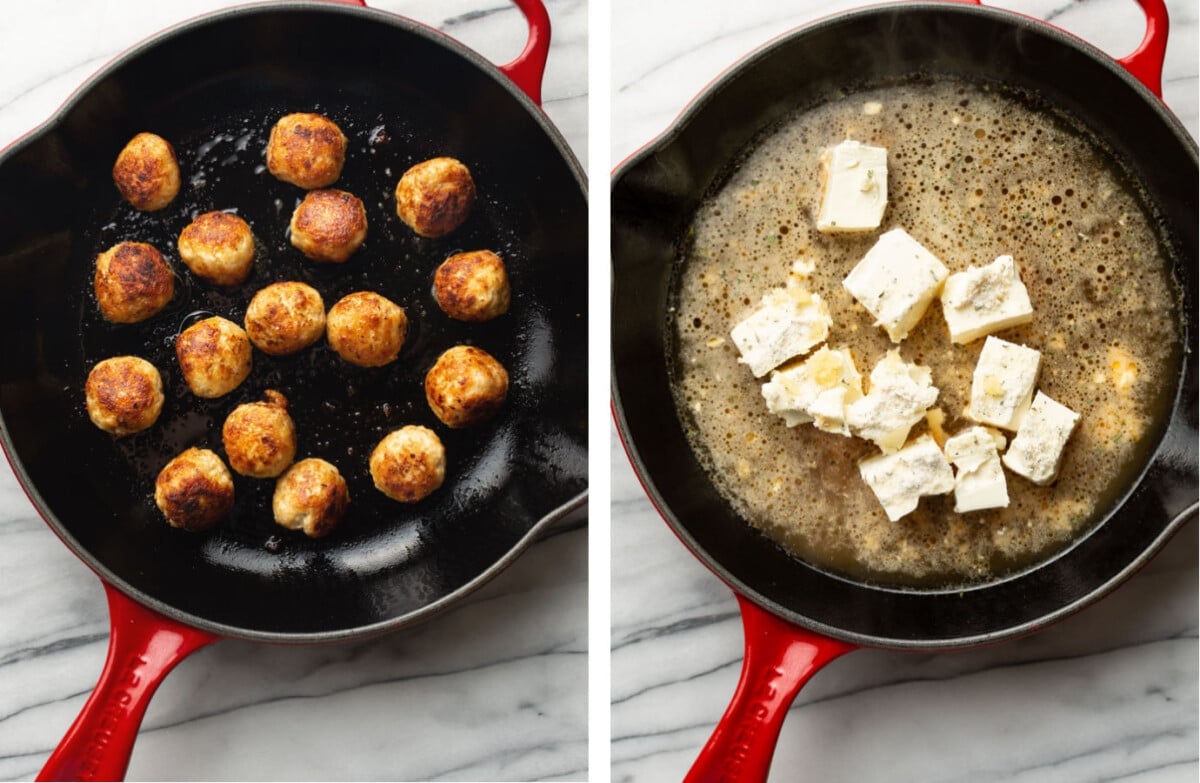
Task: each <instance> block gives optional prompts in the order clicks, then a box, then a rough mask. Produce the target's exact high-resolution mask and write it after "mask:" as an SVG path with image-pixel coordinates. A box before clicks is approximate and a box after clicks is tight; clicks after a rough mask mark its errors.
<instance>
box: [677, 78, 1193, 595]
mask: <svg viewBox="0 0 1200 783" xmlns="http://www.w3.org/2000/svg"><path fill="white" fill-rule="evenodd" d="M870 102H878V103H879V104H880V105H881V106H882V109H881V110H880V111H878V112H877V113H874V114H868V113H864V111H863V106H864V104H869V103H870ZM846 138H852V139H856V140H859V141H862V142H865V143H870V144H875V145H880V146H884V147H887V148H888V166H889V172H888V177H889V182H888V190H889V199H890V203H889V205H888V208H887V211H886V213H885V214H884V219H883V224H882V226H881V227H880V229H879V231H878V232H870V233H866V234H862V235H844V234H843V235H823V234H819V233H817V231H816V228H815V213H816V209H817V205H818V201H819V188H820V185H819V181H818V178H817V167H818V165H817V160H818V155H819V152H820V149H821V148H822V147H824V146H829V145H833V144H836V143H838V142H839V141H841V140H843V139H846ZM751 147H752V149H751V150H750V151H749V152H748V153H747V154H746V156H745V157H744V159H743V160H741V161H739V162H738V163H737V165H736V166H735V167H734V170H733V171H732V172H731V173H730V174H729V175H728V178H727V179H726V180H725V181H724V183H723V184H722V185H721V186H720V187H719V189H717V190H715V191H714V192H713V193H712V194H710V196H709V198H708V199H707V200H706V201H705V203H703V204H702V205H701V207H700V208H699V210H698V212H697V215H696V217H695V220H694V223H693V226H692V231H691V232H690V235H691V241H690V244H689V246H688V247H687V248H685V250H684V253H683V257H682V259H681V262H680V264H679V267H678V270H677V272H676V281H675V289H674V293H673V296H674V301H673V302H672V304H673V308H672V310H673V311H672V312H671V314H670V315H669V317H670V318H672V324H671V333H672V334H673V338H674V339H673V344H672V346H671V348H670V349H669V350H670V352H671V354H672V355H671V357H670V362H671V366H672V373H673V386H674V388H675V396H676V407H677V410H678V412H679V415H680V418H681V420H682V422H683V424H684V429H685V431H686V432H687V433H688V437H689V440H690V442H691V443H692V446H693V448H694V449H695V451H696V453H697V455H698V456H699V457H700V459H701V461H702V463H703V464H704V465H705V467H706V469H707V470H708V471H709V473H710V475H711V476H712V477H713V478H714V481H715V483H716V484H717V486H718V488H719V489H720V491H721V492H722V494H723V495H724V496H725V497H726V498H727V499H728V500H729V502H730V503H731V504H732V505H733V507H734V509H735V510H736V511H737V512H738V513H739V514H740V515H741V516H742V517H743V518H744V519H746V520H747V521H748V522H749V523H750V524H752V525H754V526H756V527H758V528H760V529H761V530H763V531H764V532H765V533H766V534H767V535H769V536H770V537H772V538H773V539H774V540H776V541H777V542H779V543H780V544H781V545H782V546H783V547H784V548H785V549H787V550H788V551H790V552H791V553H793V554H794V555H796V556H797V557H800V558H802V559H804V560H806V561H808V562H810V563H812V564H814V565H816V566H818V567H821V568H824V569H827V570H830V571H833V572H837V573H841V574H844V575H847V576H849V577H851V578H855V579H859V580H864V581H871V582H877V583H883V584H890V585H907V586H925V587H933V586H936V587H945V586H951V585H957V584H966V583H974V582H980V581H986V580H988V579H992V578H996V577H999V576H1002V575H1004V574H1006V573H1009V572H1012V571H1014V570H1017V569H1019V568H1022V567H1024V566H1027V565H1029V564H1032V563H1035V562H1038V561H1040V560H1042V559H1044V558H1046V557H1048V556H1050V555H1051V554H1052V553H1054V552H1056V551H1058V550H1060V549H1061V548H1062V547H1063V546H1065V545H1066V544H1067V543H1069V542H1070V541H1071V540H1072V539H1073V538H1074V537H1076V536H1077V535H1079V534H1080V533H1081V532H1083V531H1085V530H1086V529H1088V528H1089V526H1090V525H1092V524H1093V523H1094V522H1095V521H1096V520H1097V519H1098V518H1099V517H1101V516H1102V515H1103V513H1104V512H1105V511H1106V510H1107V509H1108V508H1110V507H1111V505H1112V504H1113V503H1114V502H1115V501H1116V500H1117V499H1118V498H1119V497H1120V496H1121V494H1122V493H1123V492H1124V491H1126V490H1127V489H1128V487H1129V486H1130V485H1131V482H1132V481H1133V478H1134V476H1135V474H1136V472H1137V471H1138V469H1139V468H1140V467H1141V465H1143V464H1144V462H1145V460H1146V458H1147V456H1148V452H1149V450H1150V448H1151V447H1152V445H1153V442H1154V441H1155V440H1156V439H1157V435H1158V433H1159V432H1160V430H1161V428H1160V425H1161V424H1162V419H1163V416H1164V415H1165V409H1166V405H1167V403H1168V401H1169V399H1170V397H1171V391H1172V388H1173V384H1174V382H1175V380H1176V378H1175V375H1176V373H1175V367H1176V365H1177V363H1178V356H1179V351H1180V336H1179V332H1178V326H1177V320H1178V317H1179V315H1178V313H1179V293H1178V289H1177V285H1176V284H1175V282H1174V280H1173V279H1172V277H1171V273H1170V271H1169V263H1168V260H1167V258H1166V257H1165V254H1164V251H1163V250H1162V248H1161V247H1160V244H1159V241H1158V235H1157V234H1156V231H1155V227H1154V224H1153V223H1152V221H1151V220H1150V218H1148V217H1147V215H1146V212H1145V210H1144V209H1143V207H1142V205H1141V203H1140V202H1139V198H1138V196H1137V194H1136V191H1135V190H1134V189H1133V188H1132V187H1131V186H1130V184H1129V183H1128V181H1127V180H1126V178H1125V177H1124V176H1123V174H1122V173H1121V171H1120V169H1119V168H1118V167H1117V166H1116V165H1115V164H1114V163H1113V161H1112V159H1111V157H1110V155H1109V153H1107V152H1106V151H1105V150H1104V149H1103V148H1102V147H1101V145H1100V144H1099V143H1098V142H1096V141H1095V140H1094V139H1092V138H1090V137H1089V136H1088V135H1086V134H1085V133H1084V132H1082V131H1080V130H1078V129H1076V128H1074V127H1073V126H1072V125H1071V124H1070V122H1069V121H1068V120H1066V119H1065V118H1062V117H1060V116H1058V115H1057V114H1055V113H1053V112H1051V111H1049V110H1046V109H1043V108H1039V107H1038V106H1037V105H1036V102H1034V101H1033V100H1032V99H1029V98H1027V97H1024V96H1020V95H1016V94H1013V93H1010V92H1007V91H1004V90H1000V89H998V88H994V87H983V86H970V85H965V84H962V83H958V82H950V81H930V80H925V81H914V82H912V83H908V84H902V85H892V86H887V87H882V88H879V89H871V90H867V91H863V92H860V93H857V94H851V95H849V96H846V97H843V98H839V99H837V100H835V101H832V102H830V103H828V104H825V105H822V106H819V107H817V108H815V109H811V110H806V111H803V112H801V113H798V114H796V115H794V116H792V117H790V118H788V119H786V120H785V121H784V122H782V123H781V124H780V125H778V126H777V127H774V128H772V129H770V130H769V131H768V132H766V133H765V134H764V135H763V136H762V137H760V139H759V140H758V141H757V142H756V143H754V144H753V145H751ZM897 226H901V227H904V228H905V229H906V230H907V231H909V233H911V234H912V235H913V236H914V237H916V238H917V239H918V241H920V242H921V243H922V244H924V245H925V246H926V247H928V248H929V249H930V251H931V252H933V253H934V254H935V255H936V256H938V257H939V258H940V259H941V260H942V261H943V263H945V264H946V266H947V267H948V268H949V269H950V271H951V272H958V271H962V270H964V269H966V268H967V267H968V266H969V265H976V266H978V265H982V264H986V263H989V262H991V261H992V260H994V259H995V258H996V257H997V256H999V255H1003V254H1009V255H1012V256H1014V257H1015V259H1016V261H1017V264H1018V267H1019V268H1020V270H1021V276H1022V279H1023V281H1024V283H1025V285H1026V287H1027V288H1028V290H1029V294H1030V298H1031V299H1032V301H1033V306H1034V320H1033V323H1031V324H1029V325H1027V326H1022V327H1017V328H1013V329H1008V330H1005V331H1003V332H1001V333H999V336H1001V337H1004V338H1005V339H1007V340H1010V341H1013V342H1018V343H1022V344H1025V345H1028V346H1030V347H1033V348H1036V349H1038V350H1039V351H1041V352H1042V356H1043V368H1042V372H1041V376H1040V380H1039V383H1038V387H1039V388H1040V389H1041V390H1042V391H1044V392H1045V393H1047V394H1049V395H1050V396H1051V397H1053V398H1054V399H1056V400H1058V401H1060V402H1062V403H1063V404H1065V405H1067V406H1069V407H1070V408H1072V409H1074V410H1076V411H1078V412H1079V413H1081V414H1082V416H1083V419H1082V421H1081V423H1080V426H1079V428H1078V429H1077V431H1076V432H1075V434H1074V436H1073V437H1072V439H1071V441H1070V442H1069V443H1068V445H1067V449H1066V453H1065V456H1064V460H1063V465H1062V470H1061V473H1060V476H1059V479H1058V481H1057V482H1056V483H1054V484H1053V485H1052V486H1048V487H1037V486H1034V485H1033V484H1031V483H1030V482H1028V481H1026V480H1024V479H1023V478H1021V477H1019V476H1016V475H1015V474H1012V473H1010V472H1007V471H1006V478H1007V481H1008V490H1009V495H1010V498H1011V502H1010V505H1009V507H1008V508H1006V509H993V510H988V511H982V512H973V513H969V514H956V513H954V511H953V505H954V500H953V495H952V494H951V495H947V496H942V497H934V498H924V499H923V500H922V501H921V505H920V507H919V508H918V510H917V511H916V512H914V513H913V514H911V515H909V516H907V517H905V518H903V519H901V520H900V521H898V522H895V523H893V522H889V521H888V519H887V517H886V516H885V515H884V513H883V510H882V508H881V507H880V505H879V503H878V501H877V500H876V498H875V497H874V495H873V494H872V493H871V491H870V489H869V488H868V487H867V486H866V484H865V483H864V482H863V481H862V479H861V478H860V476H859V473H858V465H857V463H858V461H859V460H860V459H862V458H864V457H867V456H869V455H871V454H873V453H876V450H875V447H874V446H873V445H872V444H870V443H868V442H866V441H863V440H861V439H858V438H844V437H841V436H838V435H834V434H830V433H825V432H821V431H818V430H816V429H815V428H813V427H812V426H810V425H801V426H799V427H796V428H793V429H788V428H787V427H786V426H785V425H784V423H783V420H782V419H780V418H777V417H774V416H771V415H770V414H769V413H768V412H767V410H766V406H765V404H764V402H763V398H762V395H761V392H760V383H759V382H758V381H756V380H755V379H754V378H753V377H752V376H751V373H750V372H749V370H747V369H746V368H745V366H744V365H740V364H738V362H737V351H736V349H735V348H734V346H733V345H732V342H731V341H730V340H729V339H727V338H728V335H729V331H730V329H731V328H732V327H733V326H734V325H735V324H736V323H737V322H738V321H740V320H741V319H742V318H744V317H745V316H746V315H747V314H748V313H749V312H750V310H751V309H752V307H753V305H754V304H755V303H757V302H758V300H759V299H760V298H761V296H762V294H763V293H764V292H765V291H766V290H768V289H769V288H772V287H774V286H779V285H783V283H784V282H785V281H786V279H787V275H788V269H789V267H790V266H791V263H792V262H793V261H794V260H795V259H797V258H800V257H808V258H810V259H812V260H814V261H815V263H816V273H815V275H814V276H813V278H812V279H811V280H810V281H809V285H810V287H811V288H812V289H813V290H814V291H816V292H818V293H819V294H820V295H821V296H822V297H823V298H824V299H825V300H826V301H827V302H828V303H829V306H830V309H831V311H832V313H833V317H834V325H833V328H832V330H831V332H830V335H829V339H828V345H829V346H830V347H831V348H841V347H849V348H850V349H851V350H852V351H853V353H854V358H855V362H856V364H857V366H858V368H859V370H860V371H861V372H862V373H863V375H864V376H865V375H867V373H869V371H870V368H871V367H873V366H874V364H875V363H876V362H877V361H878V360H879V359H880V358H882V356H883V355H884V353H885V352H886V351H887V350H888V349H890V348H891V347H892V344H891V343H890V341H889V340H888V339H887V336H886V334H885V333H884V332H883V330H882V329H880V328H877V327H875V326H873V319H872V318H871V317H870V316H869V315H868V314H867V313H866V311H865V310H863V309H862V308H861V307H860V306H859V305H857V303H855V302H854V301H853V299H852V298H851V297H850V295H849V294H848V293H847V292H846V291H845V290H844V289H843V288H842V285H841V281H842V279H843V278H844V277H845V276H846V274H847V273H848V272H849V271H850V270H851V269H852V268H853V266H854V265H855V264H856V263H857V262H858V260H859V259H860V258H861V257H862V256H863V254H864V253H865V252H866V251H867V250H868V249H869V248H870V247H871V245H872V244H873V243H874V242H875V240H876V238H877V237H878V234H879V233H880V232H882V231H886V230H888V229H890V228H893V227H897ZM982 345H983V340H982V339H981V340H978V341H976V342H974V343H972V344H970V345H966V346H955V345H953V344H951V342H950V339H949V334H948V331H947V328H946V324H945V321H944V319H943V318H942V315H941V307H940V303H939V302H935V303H934V304H933V305H931V306H930V308H929V310H928V311H927V312H926V314H925V316H924V318H923V319H922V321H921V323H920V324H919V325H918V326H917V327H916V328H915V329H914V330H913V332H912V333H911V334H910V336H909V337H908V338H907V339H906V340H905V341H904V342H903V343H902V344H901V346H900V348H901V354H902V356H903V357H904V358H905V359H906V360H908V361H916V362H919V363H921V364H924V365H927V366H929V367H930V368H931V369H932V370H933V380H934V384H935V385H936V386H937V387H938V388H939V389H940V396H939V398H938V402H937V405H936V407H937V408H938V409H939V410H940V411H941V412H942V413H943V414H944V423H942V424H941V426H942V428H943V429H944V431H945V432H946V433H948V434H954V433H956V432H958V431H960V430H962V429H963V428H965V427H966V426H968V424H969V422H967V421H966V420H965V419H964V418H963V417H962V412H963V410H964V408H965V407H966V403H967V400H968V396H969V393H970V384H971V376H972V373H973V370H974V367H975V363H976V361H977V359H978V357H979V351H980V349H981V348H982ZM762 380H763V381H765V380H766V378H764V379H762ZM927 429H928V425H927V424H925V423H922V424H919V425H918V426H917V427H915V428H914V429H913V431H912V432H911V433H910V438H911V437H916V436H917V435H920V434H921V433H922V432H925V431H927ZM1006 435H1007V436H1008V437H1009V439H1010V440H1011V437H1012V433H1006Z"/></svg>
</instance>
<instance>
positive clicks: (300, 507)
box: [271, 457, 350, 538]
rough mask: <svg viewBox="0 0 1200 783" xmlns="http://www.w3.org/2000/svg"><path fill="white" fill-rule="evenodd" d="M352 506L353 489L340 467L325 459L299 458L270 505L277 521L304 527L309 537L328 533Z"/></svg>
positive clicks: (297, 527) (283, 478)
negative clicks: (340, 471)
mask: <svg viewBox="0 0 1200 783" xmlns="http://www.w3.org/2000/svg"><path fill="white" fill-rule="evenodd" d="M349 506H350V490H349V489H348V488H347V487H346V480H345V479H344V478H342V474H341V473H339V472H338V469H337V468H335V467H334V466H333V465H331V464H329V463H328V462H326V461H325V460H323V459H317V458H315V457H310V458H309V459H304V460H300V461H299V462H297V463H296V464H295V465H292V467H290V468H288V471H287V473H284V474H283V475H282V476H280V477H279V481H277V482H276V483H275V495H274V497H273V498H272V500H271V508H272V510H273V511H274V513H275V522H276V524H279V525H282V526H283V527H286V528H288V529H289V530H303V531H304V534H305V535H307V536H309V537H310V538H320V537H321V536H324V535H327V534H328V533H329V532H330V531H331V530H333V528H334V527H336V526H337V523H338V522H339V521H340V520H341V518H342V516H343V515H344V514H345V513H346V509H347V508H348V507H349Z"/></svg>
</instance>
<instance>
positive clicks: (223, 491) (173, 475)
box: [154, 448, 233, 533]
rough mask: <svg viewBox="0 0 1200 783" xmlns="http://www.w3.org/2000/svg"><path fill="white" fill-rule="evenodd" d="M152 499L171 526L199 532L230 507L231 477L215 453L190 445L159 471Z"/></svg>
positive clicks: (231, 506) (215, 522)
mask: <svg viewBox="0 0 1200 783" xmlns="http://www.w3.org/2000/svg"><path fill="white" fill-rule="evenodd" d="M154 502H155V504H157V505H158V508H159V510H160V511H162V513H163V515H164V516H165V517H166V518H167V522H168V523H170V524H171V526H172V527H178V528H182V529H184V530H189V531H191V532H194V533H198V532H202V531H205V530H208V529H210V528H212V527H213V526H214V525H216V524H217V523H218V522H220V521H221V520H222V519H223V518H224V517H225V515H226V514H228V513H229V511H230V509H232V508H233V477H232V476H231V475H230V474H229V469H228V468H226V467H225V463H224V462H222V461H221V458H220V457H218V456H217V455H216V454H214V453H213V452H211V451H209V450H208V449H197V448H190V449H188V450H187V451H185V452H183V453H182V454H180V455H179V456H177V457H176V458H175V459H173V460H171V461H170V462H168V463H167V465H166V467H164V468H163V469H162V471H160V472H159V474H158V479H157V480H156V481H155V482H154Z"/></svg>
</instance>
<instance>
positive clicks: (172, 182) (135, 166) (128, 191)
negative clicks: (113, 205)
mask: <svg viewBox="0 0 1200 783" xmlns="http://www.w3.org/2000/svg"><path fill="white" fill-rule="evenodd" d="M112 176H113V182H114V183H116V186H117V190H119V191H121V196H122V197H124V199H125V200H126V201H128V202H129V203H130V204H131V205H133V208H134V209H139V210H142V211H146V212H152V211H154V210H159V209H162V208H163V207H165V206H167V205H168V204H170V203H171V202H172V201H173V200H174V199H175V196H176V194H178V193H179V163H178V162H177V161H176V160H175V150H174V149H173V148H172V147H171V144H170V143H169V142H168V141H167V140H166V139H164V138H162V137H161V136H155V135H154V134H153V133H139V134H138V135H136V136H134V137H133V138H132V139H131V140H130V141H129V143H128V144H126V145H125V148H124V149H123V150H121V152H120V154H118V155H117V162H116V163H115V164H114V165H113V170H112Z"/></svg>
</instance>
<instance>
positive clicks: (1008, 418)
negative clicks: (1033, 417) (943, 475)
mask: <svg viewBox="0 0 1200 783" xmlns="http://www.w3.org/2000/svg"><path fill="white" fill-rule="evenodd" d="M1041 368H1042V353H1041V351H1038V350H1035V349H1033V348H1027V347H1026V346H1024V345H1017V344H1016V343H1010V342H1008V341H1007V340H1001V339H1000V338H999V337H991V336H989V337H988V338H987V340H986V341H984V343H983V350H982V351H981V352H980V354H979V361H978V362H977V363H976V364H975V374H974V375H973V376H972V378H971V399H970V402H968V403H967V409H966V410H965V411H963V414H964V415H965V416H966V417H967V418H968V419H970V420H971V421H976V422H979V423H980V424H990V425H992V426H993V427H1000V428H1001V429H1005V430H1014V431H1015V430H1016V429H1017V428H1018V427H1020V426H1021V419H1022V417H1023V416H1025V412H1026V411H1027V410H1029V402H1030V400H1032V399H1033V391H1034V387H1036V386H1037V379H1038V372H1039V371H1040V370H1041Z"/></svg>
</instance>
